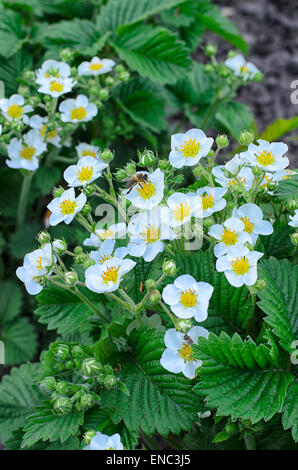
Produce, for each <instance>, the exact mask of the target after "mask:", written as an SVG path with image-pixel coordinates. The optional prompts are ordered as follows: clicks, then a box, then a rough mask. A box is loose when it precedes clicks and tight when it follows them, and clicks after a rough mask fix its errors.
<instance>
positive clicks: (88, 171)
mask: <svg viewBox="0 0 298 470" xmlns="http://www.w3.org/2000/svg"><path fill="white" fill-rule="evenodd" d="M107 166H108V164H107V163H104V162H102V163H101V162H99V161H98V160H96V159H95V158H93V157H84V158H81V159H80V160H79V161H78V163H77V164H76V165H70V166H69V167H67V168H66V170H65V171H64V173H63V178H64V179H65V181H66V182H67V183H68V186H71V187H77V186H86V184H89V183H92V181H95V180H96V179H97V178H99V177H100V176H101V173H102V171H103V170H104V169H105V168H106V167H107Z"/></svg>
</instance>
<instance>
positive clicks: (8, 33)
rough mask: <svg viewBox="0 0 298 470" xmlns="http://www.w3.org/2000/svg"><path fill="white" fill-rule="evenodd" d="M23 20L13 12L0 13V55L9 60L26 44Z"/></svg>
mask: <svg viewBox="0 0 298 470" xmlns="http://www.w3.org/2000/svg"><path fill="white" fill-rule="evenodd" d="M24 37H25V31H24V28H23V19H22V17H21V15H20V14H19V13H16V12H14V11H12V10H8V9H7V10H1V11H0V55H2V56H4V57H6V58H9V57H11V56H12V55H14V54H15V53H16V52H17V51H18V50H19V49H20V48H21V47H22V44H23V42H24Z"/></svg>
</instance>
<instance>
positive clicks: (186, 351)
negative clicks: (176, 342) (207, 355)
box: [179, 343, 193, 362]
mask: <svg viewBox="0 0 298 470" xmlns="http://www.w3.org/2000/svg"><path fill="white" fill-rule="evenodd" d="M192 353H193V350H192V348H191V346H190V345H189V344H187V343H184V344H183V346H182V348H181V349H179V354H180V357H182V359H183V360H184V361H186V362H189V361H191V355H192Z"/></svg>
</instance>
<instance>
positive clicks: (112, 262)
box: [85, 257, 136, 294]
mask: <svg viewBox="0 0 298 470" xmlns="http://www.w3.org/2000/svg"><path fill="white" fill-rule="evenodd" d="M135 264H136V263H135V261H132V260H131V259H121V258H116V257H113V258H111V259H108V260H107V261H105V262H104V263H102V264H94V265H93V266H90V268H88V269H86V272H85V278H86V279H85V282H86V286H87V287H88V289H90V290H91V291H93V292H97V293H98V294H102V293H103V292H113V291H115V290H117V289H118V287H119V285H120V283H121V281H122V279H123V276H124V275H125V274H127V273H128V272H129V271H131V270H132V269H133V268H134V266H135Z"/></svg>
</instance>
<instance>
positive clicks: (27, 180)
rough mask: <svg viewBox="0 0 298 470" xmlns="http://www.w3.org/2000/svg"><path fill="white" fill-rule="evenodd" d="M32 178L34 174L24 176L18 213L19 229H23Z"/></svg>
mask: <svg viewBox="0 0 298 470" xmlns="http://www.w3.org/2000/svg"><path fill="white" fill-rule="evenodd" d="M32 176H33V172H31V173H30V174H29V175H24V179H23V184H22V189H21V193H20V198H19V205H18V212H17V229H19V228H21V227H22V225H23V224H24V221H25V217H26V209H27V204H28V196H29V191H30V187H31V180H32Z"/></svg>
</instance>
